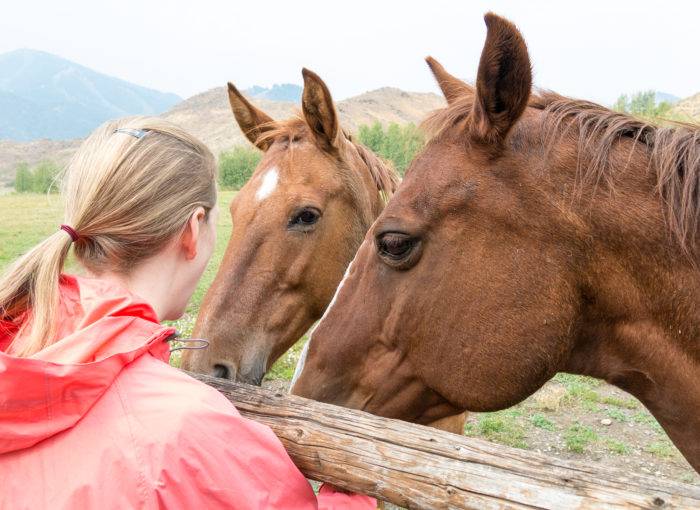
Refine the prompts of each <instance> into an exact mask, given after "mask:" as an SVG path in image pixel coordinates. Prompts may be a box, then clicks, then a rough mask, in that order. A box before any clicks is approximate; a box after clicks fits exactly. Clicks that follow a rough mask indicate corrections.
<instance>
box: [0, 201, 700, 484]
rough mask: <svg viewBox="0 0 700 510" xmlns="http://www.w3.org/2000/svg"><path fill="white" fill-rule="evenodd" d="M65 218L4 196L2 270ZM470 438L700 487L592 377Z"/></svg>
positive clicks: (494, 416) (561, 385) (279, 366)
mask: <svg viewBox="0 0 700 510" xmlns="http://www.w3.org/2000/svg"><path fill="white" fill-rule="evenodd" d="M234 194H235V192H231V191H223V192H221V195H220V198H219V203H220V207H221V214H220V215H219V224H218V226H217V228H218V240H217V245H216V249H215V252H214V256H213V257H212V260H211V262H210V264H209V266H208V267H207V269H206V271H205V273H204V276H203V278H202V280H201V281H200V283H199V286H198V288H197V290H196V292H195V294H194V296H193V298H192V301H191V303H190V305H189V307H188V309H187V312H186V314H185V316H184V317H183V318H182V319H180V320H179V321H177V322H176V323H175V325H176V327H177V328H178V330H179V331H180V332H181V333H182V335H183V336H185V337H186V336H188V335H189V334H190V333H191V330H192V327H193V325H194V320H195V318H196V315H197V312H198V310H199V306H200V304H201V301H202V298H203V296H204V293H205V292H206V289H207V288H208V286H209V285H210V284H211V282H212V280H213V278H214V275H215V274H216V270H217V268H218V266H219V263H220V261H221V259H222V257H223V253H224V250H225V248H226V244H227V242H228V238H229V235H230V230H231V218H230V216H229V214H228V210H227V204H228V203H229V202H230V200H231V198H232V197H233V196H234ZM61 219H62V209H61V204H60V203H59V199H58V197H57V196H56V195H51V196H45V195H32V194H23V195H17V194H5V195H0V269H3V268H5V267H6V266H7V265H8V264H9V263H10V262H11V261H12V260H13V259H15V258H16V257H18V256H19V255H20V254H22V253H23V252H25V251H26V250H27V249H29V248H30V247H31V246H33V245H34V244H35V243H37V242H38V241H40V240H41V239H43V238H44V237H46V236H47V235H49V234H51V233H52V232H54V231H55V230H56V229H57V228H58V226H59V225H60V223H61ZM77 269H78V268H77V266H76V264H75V263H73V262H70V263H69V270H77ZM302 344H303V341H300V342H299V343H298V344H297V345H296V346H295V348H294V349H293V350H292V351H290V352H289V353H288V354H286V355H285V356H283V357H282V358H281V359H280V360H279V361H278V362H277V363H276V364H275V366H274V367H273V369H272V370H271V371H270V373H269V374H268V376H267V379H268V380H271V381H270V384H275V385H277V386H279V387H285V386H286V384H287V381H288V380H289V379H290V378H291V375H292V373H293V369H294V366H295V364H296V360H297V357H298V355H299V350H300V348H301V345H302ZM177 361H178V360H177V359H175V360H174V364H177ZM465 434H467V435H470V436H478V437H482V438H485V439H487V440H489V441H494V442H497V443H501V444H505V445H509V446H513V447H516V448H523V449H528V450H535V451H542V452H546V453H549V454H552V455H555V456H558V457H564V458H573V459H586V460H589V461H592V462H601V463H604V464H606V465H615V466H618V467H622V468H624V469H633V470H635V471H636V472H641V473H646V474H651V475H656V476H660V477H665V478H671V479H674V480H678V481H683V482H686V483H694V484H698V485H700V478H699V477H698V475H697V474H695V473H694V471H693V470H692V468H690V466H689V465H688V464H687V462H686V461H685V460H684V459H683V458H682V457H681V455H680V453H679V452H678V451H677V450H676V448H675V447H674V446H673V444H672V443H671V442H670V440H669V439H668V437H667V436H666V434H665V433H664V431H663V430H662V429H661V427H660V426H659V424H658V423H657V422H656V420H655V419H654V418H653V417H652V416H651V415H650V414H649V413H648V412H647V411H646V409H644V407H643V406H642V405H641V404H640V403H639V402H638V401H637V400H636V399H634V398H632V397H631V396H629V395H628V394H626V393H624V392H622V391H621V390H619V389H617V388H614V387H613V386H609V385H607V384H605V383H603V382H602V381H598V380H595V379H591V378H588V377H579V376H573V375H569V374H558V375H557V376H556V377H555V378H554V379H553V380H552V381H550V382H549V383H547V385H545V387H544V388H543V389H542V390H540V391H539V392H538V393H536V394H535V395H533V396H532V397H530V398H528V399H527V400H525V401H524V402H522V403H521V404H519V405H517V406H514V407H512V408H510V409H506V410H504V411H499V412H495V413H480V414H477V413H474V414H472V415H471V416H470V418H469V422H468V423H467V426H466V428H465Z"/></svg>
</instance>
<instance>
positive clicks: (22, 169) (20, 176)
mask: <svg viewBox="0 0 700 510" xmlns="http://www.w3.org/2000/svg"><path fill="white" fill-rule="evenodd" d="M31 190H32V171H31V170H30V169H29V165H28V164H27V163H20V164H19V165H17V172H16V174H15V191H17V192H18V193H27V192H28V191H31Z"/></svg>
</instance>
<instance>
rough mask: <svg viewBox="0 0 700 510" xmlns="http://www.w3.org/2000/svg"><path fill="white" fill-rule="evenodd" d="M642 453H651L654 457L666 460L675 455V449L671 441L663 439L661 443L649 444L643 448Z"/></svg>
mask: <svg viewBox="0 0 700 510" xmlns="http://www.w3.org/2000/svg"><path fill="white" fill-rule="evenodd" d="M644 451H645V452H647V453H651V454H652V455H654V456H655V457H660V458H662V459H667V458H670V457H673V456H675V455H676V451H677V450H676V448H675V447H674V446H673V443H671V441H669V440H667V439H664V440H661V441H654V442H652V443H649V444H648V445H646V446H645V447H644Z"/></svg>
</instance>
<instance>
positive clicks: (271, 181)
mask: <svg viewBox="0 0 700 510" xmlns="http://www.w3.org/2000/svg"><path fill="white" fill-rule="evenodd" d="M279 177H280V174H279V170H277V167H276V166H273V167H272V168H270V169H269V170H268V171H267V172H265V175H263V177H262V182H261V183H260V187H259V188H258V191H256V192H255V199H256V200H257V201H258V202H261V201H262V200H265V199H266V198H267V197H269V196H270V195H272V192H273V191H275V188H276V187H277V183H278V182H279Z"/></svg>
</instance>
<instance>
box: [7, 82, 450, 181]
mask: <svg viewBox="0 0 700 510" xmlns="http://www.w3.org/2000/svg"><path fill="white" fill-rule="evenodd" d="M252 101H253V103H254V104H255V105H256V106H258V107H259V108H261V109H263V110H264V111H265V112H266V113H268V114H269V115H270V116H271V117H272V118H273V119H278V120H282V119H286V118H289V117H291V116H292V115H295V114H297V113H299V111H300V107H299V105H298V104H295V103H293V102H290V101H271V100H269V99H260V98H252ZM443 106H445V100H444V99H443V98H442V97H441V96H438V95H436V94H430V93H417V92H405V91H403V90H399V89H395V88H388V87H385V88H381V89H377V90H373V91H371V92H366V93H364V94H361V95H359V96H355V97H351V98H348V99H344V100H343V101H339V102H338V103H337V108H338V112H339V114H340V123H341V125H342V127H343V128H344V129H346V130H348V131H350V132H356V131H357V129H358V127H359V126H360V125H362V124H372V123H374V122H376V121H378V122H381V123H382V124H385V125H386V124H388V123H390V122H396V123H398V124H406V123H409V122H412V123H414V124H418V123H419V122H420V121H421V120H422V119H423V118H424V117H425V116H426V115H427V114H428V113H429V112H431V111H433V110H435V109H437V108H442V107H443ZM161 117H162V118H164V119H166V120H169V121H171V122H174V123H175V124H178V125H180V126H182V127H183V128H184V129H186V130H187V131H189V132H190V133H192V134H193V135H195V136H197V137H198V138H199V139H201V140H202V141H203V142H204V143H206V144H207V146H208V147H209V148H210V149H211V150H212V152H213V153H214V154H215V155H217V156H218V155H219V154H220V153H221V151H224V150H227V149H230V148H231V147H233V146H235V145H241V144H248V143H249V142H248V141H247V140H246V138H245V136H243V133H241V130H240V129H239V128H238V125H237V124H236V121H235V120H234V118H233V114H232V113H231V107H230V106H229V103H228V96H227V93H226V88H225V87H217V88H214V89H211V90H208V91H206V92H202V93H201V94H197V95H196V96H193V97H191V98H189V99H187V100H185V101H182V102H181V103H179V104H178V105H177V106H175V107H174V108H172V109H171V110H170V111H168V112H166V113H164V114H162V115H161ZM79 144H80V141H79V140H68V141H62V142H60V141H47V140H37V141H34V142H10V141H3V140H0V188H1V187H2V185H3V183H5V184H9V182H10V181H11V180H12V179H13V178H14V172H15V168H16V165H17V164H18V163H20V162H23V161H24V162H27V163H29V164H30V165H34V164H36V163H38V162H39V161H41V160H42V159H50V160H52V161H55V162H56V163H58V164H64V163H66V162H67V161H68V159H69V158H70V155H71V154H72V153H73V152H74V151H75V149H76V148H77V147H78V145H79Z"/></svg>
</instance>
